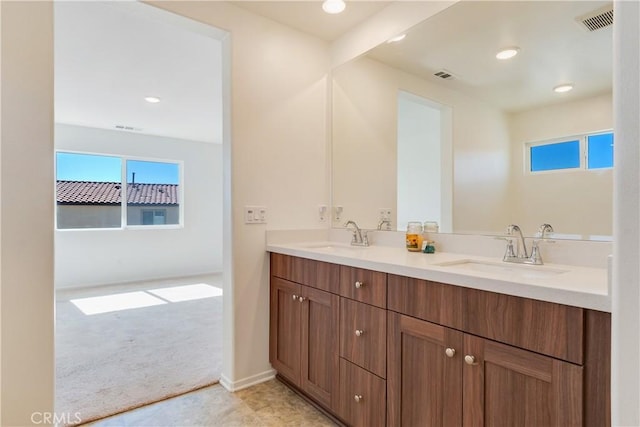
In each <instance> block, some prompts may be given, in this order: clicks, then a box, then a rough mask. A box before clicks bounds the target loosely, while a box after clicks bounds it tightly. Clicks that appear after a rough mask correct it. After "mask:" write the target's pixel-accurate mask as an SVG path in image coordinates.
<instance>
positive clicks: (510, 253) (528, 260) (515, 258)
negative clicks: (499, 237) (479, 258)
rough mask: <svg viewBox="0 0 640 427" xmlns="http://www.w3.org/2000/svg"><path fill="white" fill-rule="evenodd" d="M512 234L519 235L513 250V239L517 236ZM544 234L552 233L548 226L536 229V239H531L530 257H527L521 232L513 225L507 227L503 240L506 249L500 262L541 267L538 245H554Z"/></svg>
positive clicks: (551, 228)
mask: <svg viewBox="0 0 640 427" xmlns="http://www.w3.org/2000/svg"><path fill="white" fill-rule="evenodd" d="M513 233H518V234H519V235H520V236H519V241H518V243H517V248H516V249H515V250H514V248H513V239H514V238H516V239H517V238H518V236H514V234H513ZM546 233H553V227H552V226H551V225H550V224H542V225H541V226H540V228H538V233H537V234H536V239H533V243H532V244H531V256H529V254H528V252H527V244H526V242H525V240H524V235H523V234H522V230H521V229H520V227H518V226H517V225H515V224H511V225H509V226H508V227H507V237H506V238H504V239H505V240H506V241H507V249H506V250H505V252H504V257H503V258H502V260H503V261H504V262H515V263H519V264H534V265H542V264H543V262H542V256H541V255H540V243H542V242H547V243H554V241H553V240H548V239H547V237H546ZM520 246H522V253H521V252H520Z"/></svg>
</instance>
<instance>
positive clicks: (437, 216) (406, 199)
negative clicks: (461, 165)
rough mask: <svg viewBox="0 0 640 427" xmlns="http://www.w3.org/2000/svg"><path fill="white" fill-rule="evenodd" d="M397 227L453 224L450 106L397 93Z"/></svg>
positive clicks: (443, 227) (447, 227) (448, 226)
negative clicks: (414, 224) (427, 222)
mask: <svg viewBox="0 0 640 427" xmlns="http://www.w3.org/2000/svg"><path fill="white" fill-rule="evenodd" d="M397 123H398V130H397V132H398V145H397V162H398V163H397V170H398V181H397V211H398V219H397V225H398V230H404V229H406V226H407V223H408V222H410V221H421V222H422V221H430V222H436V223H437V224H438V226H439V228H440V231H444V232H450V231H451V223H452V208H451V206H452V169H453V165H452V157H451V156H452V154H451V150H452V148H451V147H452V144H451V125H452V121H451V108H450V107H447V106H445V105H442V104H439V103H437V102H435V101H432V100H429V99H427V98H423V97H421V96H418V95H414V94H412V93H409V92H404V91H399V92H398V122H397Z"/></svg>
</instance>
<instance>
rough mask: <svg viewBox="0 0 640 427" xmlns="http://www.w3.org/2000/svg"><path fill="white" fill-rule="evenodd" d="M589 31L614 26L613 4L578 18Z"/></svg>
mask: <svg viewBox="0 0 640 427" xmlns="http://www.w3.org/2000/svg"><path fill="white" fill-rule="evenodd" d="M576 20H577V21H578V22H580V23H581V24H582V25H584V27H585V28H586V29H587V30H589V31H595V30H599V29H601V28H606V27H608V26H610V25H612V24H613V4H610V5H607V6H604V7H601V8H599V9H597V10H594V11H593V12H589V13H587V14H586V15H582V16H579V17H577V18H576Z"/></svg>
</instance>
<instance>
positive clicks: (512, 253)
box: [503, 239, 516, 259]
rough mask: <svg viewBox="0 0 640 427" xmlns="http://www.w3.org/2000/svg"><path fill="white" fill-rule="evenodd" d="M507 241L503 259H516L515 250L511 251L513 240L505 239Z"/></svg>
mask: <svg viewBox="0 0 640 427" xmlns="http://www.w3.org/2000/svg"><path fill="white" fill-rule="evenodd" d="M505 240H506V241H507V249H505V251H504V257H503V259H507V258H516V252H515V249H513V239H505Z"/></svg>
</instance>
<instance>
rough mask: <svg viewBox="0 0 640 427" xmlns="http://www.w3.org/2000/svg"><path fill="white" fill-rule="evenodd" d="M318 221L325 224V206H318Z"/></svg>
mask: <svg viewBox="0 0 640 427" xmlns="http://www.w3.org/2000/svg"><path fill="white" fill-rule="evenodd" d="M318 221H320V222H327V205H318Z"/></svg>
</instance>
